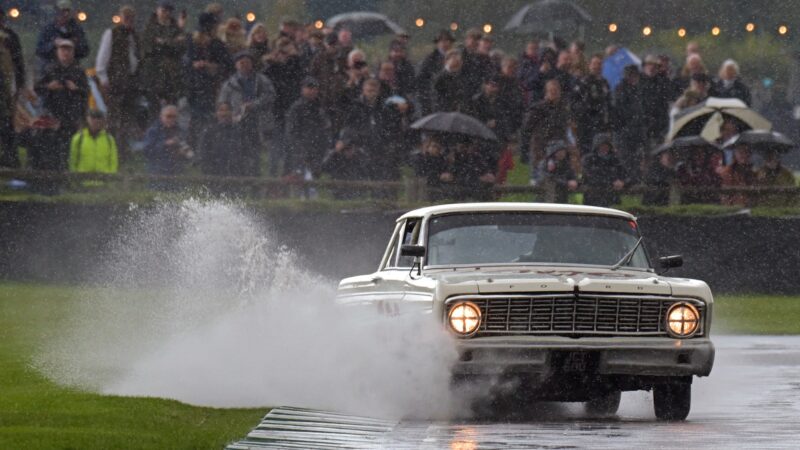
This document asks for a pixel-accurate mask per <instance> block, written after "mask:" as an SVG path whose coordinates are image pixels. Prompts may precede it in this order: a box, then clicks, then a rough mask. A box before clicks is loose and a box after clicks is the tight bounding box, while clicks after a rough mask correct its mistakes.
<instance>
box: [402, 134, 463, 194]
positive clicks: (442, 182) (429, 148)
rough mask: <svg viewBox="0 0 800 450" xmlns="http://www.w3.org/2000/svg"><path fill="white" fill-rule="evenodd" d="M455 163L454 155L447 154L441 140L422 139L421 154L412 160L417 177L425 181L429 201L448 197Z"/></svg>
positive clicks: (426, 137) (428, 137)
mask: <svg viewBox="0 0 800 450" xmlns="http://www.w3.org/2000/svg"><path fill="white" fill-rule="evenodd" d="M453 162H454V158H453V154H452V153H449V152H447V151H446V149H445V147H444V146H443V145H442V143H441V142H440V141H439V140H437V139H435V138H433V137H431V136H425V137H424V138H423V139H422V145H421V147H420V152H419V153H418V154H416V155H414V157H413V159H412V167H413V168H414V172H415V173H416V175H417V176H418V177H420V178H423V179H424V180H425V185H426V187H427V196H428V200H431V201H437V200H441V199H443V198H446V197H447V194H448V189H449V188H450V187H451V186H452V183H453Z"/></svg>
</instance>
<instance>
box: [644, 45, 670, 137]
mask: <svg viewBox="0 0 800 450" xmlns="http://www.w3.org/2000/svg"><path fill="white" fill-rule="evenodd" d="M640 83H641V85H642V99H643V101H644V104H643V108H644V113H645V115H646V116H647V138H648V141H649V143H651V144H655V143H658V142H660V141H661V140H663V138H664V135H665V134H667V128H669V103H670V102H671V101H672V97H673V95H674V91H675V87H674V84H673V83H672V80H670V79H669V76H668V75H667V73H665V72H663V71H662V70H661V59H660V58H659V57H658V56H655V55H647V56H646V57H645V59H644V65H643V66H642V77H641V81H640Z"/></svg>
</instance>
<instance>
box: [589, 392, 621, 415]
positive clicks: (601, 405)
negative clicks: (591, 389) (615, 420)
mask: <svg viewBox="0 0 800 450" xmlns="http://www.w3.org/2000/svg"><path fill="white" fill-rule="evenodd" d="M621 398H622V392H621V391H611V392H608V393H606V394H603V395H600V396H598V397H594V398H593V399H591V400H589V401H588V402H586V403H585V404H584V405H583V406H584V409H585V410H586V413H587V414H589V415H590V416H601V417H602V416H613V415H614V414H616V413H617V410H618V409H619V401H620V399H621Z"/></svg>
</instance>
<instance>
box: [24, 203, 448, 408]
mask: <svg viewBox="0 0 800 450" xmlns="http://www.w3.org/2000/svg"><path fill="white" fill-rule="evenodd" d="M331 263H334V262H331ZM104 265H105V267H104V268H101V269H99V270H98V273H99V274H101V275H102V277H101V278H103V279H104V280H105V281H104V284H105V285H107V287H105V288H103V289H87V290H86V293H87V294H86V298H85V299H84V302H83V303H82V307H81V308H79V309H78V311H76V313H75V314H74V316H73V317H71V318H70V320H69V321H68V323H69V326H68V327H67V329H66V330H63V331H61V332H59V336H58V338H57V339H53V340H52V341H51V342H50V343H49V344H48V345H47V346H46V347H45V348H44V349H43V350H42V352H41V353H40V355H39V357H38V358H37V361H36V365H37V367H38V368H39V369H40V370H42V371H43V372H44V373H45V374H46V375H48V376H49V377H51V378H52V379H54V380H56V381H58V382H60V383H63V384H68V385H73V386H79V387H82V388H87V389H92V390H96V391H100V392H103V393H108V394H121V395H141V396H156V397H166V398H173V399H177V400H181V401H184V402H188V403H192V404H198V405H209V406H219V407H233V406H275V405H292V406H306V407H314V408H325V409H335V410H339V411H348V412H353V413H361V414H371V415H377V416H383V417H401V416H409V415H413V416H418V417H419V416H424V417H437V416H442V415H445V414H448V413H449V409H450V408H451V406H450V405H451V402H450V398H449V389H448V387H449V378H450V377H449V367H450V365H451V364H452V362H453V361H454V360H455V358H456V351H455V348H454V345H453V341H452V339H451V338H450V337H449V336H448V335H447V334H446V333H444V331H443V330H442V327H441V326H438V325H437V324H436V323H433V322H434V320H433V319H432V318H431V315H426V316H413V317H412V316H401V317H393V318H389V317H385V316H380V315H378V314H377V310H372V309H370V310H367V311H364V310H360V311H354V310H352V309H348V308H343V307H337V306H335V305H334V301H333V298H334V295H335V289H334V286H335V283H334V282H332V281H331V280H326V279H324V278H322V277H320V276H317V275H315V274H312V273H309V272H307V271H305V270H303V269H302V268H301V267H299V265H298V263H297V258H296V256H295V255H294V254H293V253H292V252H291V251H290V250H289V249H287V248H285V247H283V246H281V244H280V243H279V242H277V241H276V239H275V237H274V234H272V233H271V232H269V230H267V229H265V228H264V227H263V226H261V225H259V224H258V223H257V222H256V221H255V220H254V219H252V218H251V217H250V216H249V215H248V214H247V213H246V212H245V211H244V209H243V208H242V207H240V206H237V205H234V204H232V203H230V202H224V201H211V200H209V201H201V200H190V201H185V202H183V203H180V204H169V203H163V204H160V205H159V206H158V207H156V208H153V209H151V210H147V211H134V212H133V213H132V218H131V220H130V222H129V226H128V227H126V229H125V230H124V231H123V232H122V233H121V237H120V239H119V241H118V243H117V245H116V246H115V247H114V248H113V251H112V252H111V257H109V258H108V261H107V262H106V263H105V264H104Z"/></svg>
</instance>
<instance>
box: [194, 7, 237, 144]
mask: <svg viewBox="0 0 800 450" xmlns="http://www.w3.org/2000/svg"><path fill="white" fill-rule="evenodd" d="M216 27H217V19H216V16H215V15H214V14H212V13H203V14H200V18H199V28H198V30H197V31H196V32H195V33H194V34H193V35H192V39H191V40H190V41H189V45H188V48H187V50H186V56H185V57H184V68H185V81H186V98H187V100H188V102H189V109H190V111H191V113H192V121H191V125H190V133H189V136H190V137H191V138H192V140H193V141H194V138H195V137H199V136H201V135H202V130H204V129H205V127H206V125H208V124H209V123H211V121H212V120H213V116H214V110H215V109H216V100H217V91H218V90H219V86H220V84H221V83H222V81H223V80H225V79H226V78H227V77H228V74H229V73H230V72H231V67H232V66H233V63H232V61H231V58H230V57H229V55H228V50H227V49H226V48H225V44H223V43H222V42H221V41H220V40H219V39H217V37H216V36H215V30H216Z"/></svg>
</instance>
